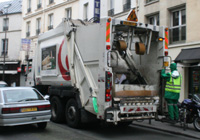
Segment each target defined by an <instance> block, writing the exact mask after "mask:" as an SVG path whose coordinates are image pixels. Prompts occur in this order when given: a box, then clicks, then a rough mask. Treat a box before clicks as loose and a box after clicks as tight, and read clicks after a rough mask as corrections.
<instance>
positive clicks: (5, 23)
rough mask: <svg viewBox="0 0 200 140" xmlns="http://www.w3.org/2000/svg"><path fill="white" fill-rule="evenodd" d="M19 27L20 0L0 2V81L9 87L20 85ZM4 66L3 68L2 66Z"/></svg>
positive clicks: (20, 21)
mask: <svg viewBox="0 0 200 140" xmlns="http://www.w3.org/2000/svg"><path fill="white" fill-rule="evenodd" d="M21 25H22V15H21V0H11V1H7V2H1V3H0V80H4V81H5V82H7V83H8V85H9V86H11V85H12V86H19V85H20V73H19V72H18V71H17V69H18V67H20V62H21V60H20V55H19V53H20V47H21ZM4 57H5V59H4ZM4 62H5V63H4ZM4 64H5V66H3V65H4ZM3 71H4V72H3ZM3 75H4V76H3ZM3 77H4V78H3Z"/></svg>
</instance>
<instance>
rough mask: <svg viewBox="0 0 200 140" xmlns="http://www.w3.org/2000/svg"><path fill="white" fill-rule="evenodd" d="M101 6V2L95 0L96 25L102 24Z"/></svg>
mask: <svg viewBox="0 0 200 140" xmlns="http://www.w3.org/2000/svg"><path fill="white" fill-rule="evenodd" d="M100 5H101V0H94V18H95V19H94V20H95V21H96V23H97V22H98V23H99V22H100V20H99V19H100V11H101V10H100Z"/></svg>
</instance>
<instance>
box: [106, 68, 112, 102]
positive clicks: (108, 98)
mask: <svg viewBox="0 0 200 140" xmlns="http://www.w3.org/2000/svg"><path fill="white" fill-rule="evenodd" d="M105 84H106V91H105V101H106V102H109V101H111V100H112V96H111V90H112V73H111V72H109V71H107V72H106V82H105Z"/></svg>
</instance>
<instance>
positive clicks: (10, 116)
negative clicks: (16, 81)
mask: <svg viewBox="0 0 200 140" xmlns="http://www.w3.org/2000/svg"><path fill="white" fill-rule="evenodd" d="M50 117H51V112H50V102H49V101H48V100H45V99H44V97H43V96H42V95H41V93H39V92H38V90H36V89H34V88H27V87H5V88H0V126H15V125H24V124H34V123H36V124H37V126H38V128H41V129H45V128H46V126H47V122H48V121H50Z"/></svg>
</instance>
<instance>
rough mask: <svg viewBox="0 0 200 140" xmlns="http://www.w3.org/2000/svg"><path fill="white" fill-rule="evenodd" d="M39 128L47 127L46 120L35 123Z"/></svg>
mask: <svg viewBox="0 0 200 140" xmlns="http://www.w3.org/2000/svg"><path fill="white" fill-rule="evenodd" d="M37 126H38V128H39V129H45V128H46V127H47V122H42V123H37Z"/></svg>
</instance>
